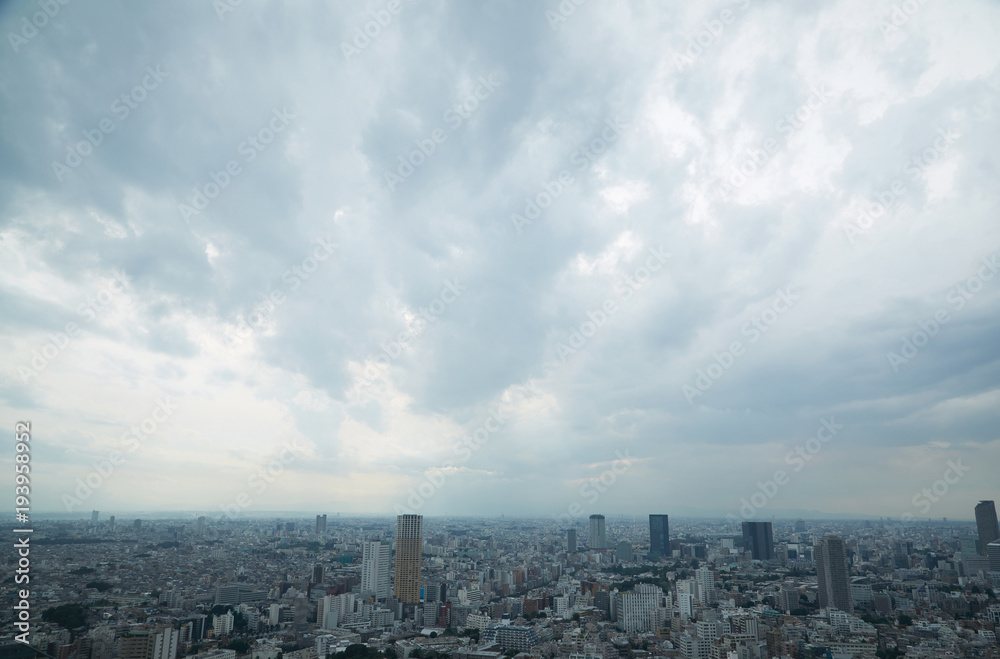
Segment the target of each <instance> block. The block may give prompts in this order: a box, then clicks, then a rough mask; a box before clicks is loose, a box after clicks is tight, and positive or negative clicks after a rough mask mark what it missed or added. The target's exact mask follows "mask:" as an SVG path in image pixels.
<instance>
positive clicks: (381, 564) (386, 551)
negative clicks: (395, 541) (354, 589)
mask: <svg viewBox="0 0 1000 659" xmlns="http://www.w3.org/2000/svg"><path fill="white" fill-rule="evenodd" d="M391 554H392V548H391V547H390V546H389V543H387V542H382V541H381V540H375V541H366V542H365V543H364V544H363V545H362V546H361V592H362V593H366V592H369V591H370V592H373V593H375V599H377V600H384V599H385V598H387V597H389V561H390V556H391Z"/></svg>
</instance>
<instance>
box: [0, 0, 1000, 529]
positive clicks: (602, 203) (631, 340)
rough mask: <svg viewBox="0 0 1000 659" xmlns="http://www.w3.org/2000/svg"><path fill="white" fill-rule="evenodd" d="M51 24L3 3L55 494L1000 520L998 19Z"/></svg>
mask: <svg viewBox="0 0 1000 659" xmlns="http://www.w3.org/2000/svg"><path fill="white" fill-rule="evenodd" d="M38 11H41V10H40V9H39V5H38V4H36V3H33V2H23V3H15V4H13V5H7V6H6V7H5V8H4V9H3V10H2V12H3V13H2V14H0V25H2V26H3V33H4V35H5V40H6V42H7V43H6V44H5V47H6V48H7V53H6V55H5V56H4V58H3V60H2V62H0V80H2V89H3V95H2V98H3V101H4V102H3V106H2V115H3V116H2V122H0V263H2V268H0V304H2V307H3V309H4V314H3V315H2V317H0V350H2V353H3V357H4V363H6V364H7V365H8V367H9V368H8V369H7V370H6V373H5V374H4V375H3V376H2V377H3V380H2V381H0V405H2V409H3V410H4V416H5V418H7V419H8V420H10V422H11V423H13V420H15V419H31V420H32V421H33V423H34V427H35V433H36V437H37V439H36V440H35V444H34V454H33V463H34V465H35V467H34V469H35V492H36V496H35V499H34V502H33V505H34V506H35V507H36V508H37V509H47V510H62V511H65V510H66V509H67V508H70V509H73V510H75V511H83V510H87V511H89V510H90V509H91V508H98V509H101V510H106V511H108V512H111V511H114V510H121V511H125V510H139V509H144V510H151V509H168V510H172V509H200V510H205V511H209V512H213V513H217V514H221V512H222V510H223V509H225V510H228V511H230V513H231V514H235V513H234V511H237V510H238V511H240V512H252V511H259V510H302V511H310V510H315V511H316V512H335V511H338V510H339V511H344V512H350V511H355V512H367V513H387V514H389V513H394V512H398V511H399V510H400V509H401V508H402V507H405V508H407V509H413V510H419V511H420V512H423V513H425V514H480V513H485V514H494V513H497V514H498V513H507V514H536V515H552V514H557V513H564V512H566V511H567V510H572V511H573V512H574V514H575V513H576V511H579V513H580V514H581V515H586V514H589V513H591V512H604V513H608V514H611V513H629V514H631V513H636V514H646V513H650V512H668V513H675V514H681V513H689V514H696V513H698V512H704V513H711V514H720V515H724V514H726V513H731V514H734V515H737V516H738V515H740V514H741V513H740V509H741V506H742V507H743V509H744V511H746V506H745V505H743V504H742V503H741V497H744V498H747V499H748V500H749V499H750V497H751V495H752V494H753V493H754V492H758V491H762V490H763V491H765V492H770V493H768V494H764V495H759V496H757V497H756V501H757V502H760V501H762V500H764V499H766V503H765V504H764V505H763V506H760V508H761V510H759V511H758V510H753V511H751V512H752V513H753V514H754V515H755V516H769V515H771V514H778V515H781V514H799V511H824V512H827V513H843V514H873V515H891V516H893V517H899V516H900V515H903V514H906V513H909V514H912V515H917V516H921V517H926V516H933V517H942V516H950V517H963V518H968V517H971V513H972V507H973V505H974V503H975V501H978V500H979V499H980V498H996V497H997V492H996V473H997V470H998V468H1000V436H998V435H997V427H998V424H997V421H998V410H1000V405H998V403H1000V388H998V382H1000V342H998V341H997V330H998V327H1000V262H998V259H1000V233H998V227H1000V225H998V223H997V211H998V208H1000V204H998V199H1000V189H998V187H997V186H996V184H995V183H996V171H997V163H996V154H995V150H996V145H997V144H1000V130H998V128H1000V126H998V121H997V117H998V110H1000V107H998V102H1000V76H998V68H997V67H998V64H1000V49H998V48H997V45H996V44H997V43H1000V40H998V32H1000V8H998V7H997V6H996V5H993V4H991V3H988V2H963V3H960V4H957V5H956V4H949V5H935V4H931V3H917V2H910V3H903V4H901V5H900V4H897V5H892V4H888V3H883V4H880V5H878V6H872V5H870V4H869V3H864V2H860V1H858V2H840V3H837V4H835V5H825V6H824V7H823V8H822V9H817V8H806V7H788V6H783V5H781V4H779V3H771V2H756V1H755V0H738V1H737V2H731V3H717V4H715V5H712V6H707V5H704V4H700V3H694V4H691V5H683V6H681V5H677V6H675V7H673V8H661V7H660V6H658V5H656V4H653V5H649V4H640V3H617V4H615V3H611V4H609V3H582V4H579V5H578V4H577V3H576V2H570V0H566V1H565V2H562V3H561V4H557V3H554V2H553V3H548V4H537V3H530V2H509V3H442V2H429V1H419V2H418V1H410V0H403V1H402V2H399V1H398V0H392V1H391V2H384V3H383V2H377V1H376V2H372V3H368V4H367V5H365V6H361V5H350V6H345V7H340V6H334V5H323V4H316V5H312V6H309V7H296V8H295V9H289V8H287V7H285V6H282V5H279V4H266V3H253V2H243V3H241V4H238V5H235V4H234V3H233V6H231V3H229V2H227V0H216V2H215V4H214V5H213V4H209V3H196V2H188V3H171V4H170V5H169V6H166V5H164V6H160V5H136V4H134V3H103V4H100V5H98V6H92V5H84V4H78V3H74V2H70V3H68V4H65V5H58V11H57V12H55V15H54V16H52V17H51V18H49V17H47V16H46V17H44V18H45V20H44V21H43V20H41V19H39V18H37V16H38V15H37V13H36V12H38ZM32 20H34V21H36V22H37V23H39V24H41V23H44V25H42V26H41V27H38V28H37V29H35V30H32V29H30V22H31V21H32ZM26 21H27V22H26ZM25 25H28V26H29V27H25ZM366 31H367V34H366ZM28 35H32V36H30V37H29V36H28ZM372 35H374V36H372ZM935 318H936V320H935ZM922 327H923V329H921V328H922ZM63 334H65V336H63ZM144 422H146V423H145V427H143V423H144ZM831 427H832V428H833V430H832V431H831V430H830V428H831ZM130 428H131V429H130ZM817 433H819V434H818V438H817ZM463 438H468V439H467V441H465V442H464V443H463ZM811 438H817V439H811ZM797 450H798V452H796V451H797ZM116 451H118V452H121V457H120V458H117V460H116V462H117V464H113V465H111V467H110V470H109V467H108V466H104V467H102V466H101V465H102V463H103V462H104V461H110V458H109V455H111V454H112V453H113V452H116ZM115 455H116V456H117V454H115ZM5 459H9V458H5ZM281 459H284V464H282V462H281ZM949 461H951V464H960V465H970V466H971V469H969V470H968V471H967V472H966V471H963V469H964V468H963V469H960V470H959V471H960V472H961V476H960V477H959V478H957V479H956V478H955V477H954V475H953V474H954V471H953V472H949V473H950V474H951V475H949V480H951V481H956V482H954V483H950V484H948V487H947V489H948V490H949V491H948V492H947V493H946V494H945V495H943V496H940V497H938V496H935V498H938V499H939V500H938V501H934V502H933V505H928V504H924V503H923V501H925V500H926V499H921V498H920V497H919V496H917V495H919V494H920V492H921V490H922V489H923V488H928V487H933V485H934V483H935V481H936V480H938V479H941V478H943V475H944V474H945V472H946V470H948V469H949ZM956 461H958V462H956ZM95 463H96V466H95ZM269 465H270V466H269ZM279 468H280V469H279ZM101 470H103V471H104V472H105V475H100V473H99V472H100V471H101ZM269 470H270V471H269ZM776 470H783V471H784V472H785V474H784V476H785V477H786V478H781V477H777V481H779V482H780V484H779V485H777V486H776V487H775V488H772V487H771V486H770V485H769V483H768V481H769V480H774V479H775V471H776ZM112 472H113V473H112ZM95 474H97V475H95ZM88 476H89V477H90V485H89V486H87V485H85V483H86V481H87V478H88ZM602 477H603V480H601V479H602ZM76 479H81V481H80V482H81V483H84V485H83V486H80V485H79V484H78V483H76ZM595 479H596V480H595ZM786 480H787V482H784V481H786ZM95 485H96V487H93V486H95ZM91 489H92V490H93V491H92V492H91V491H90V490H91ZM939 489H940V487H939ZM241 494H243V495H244V497H243V498H242V499H239V498H238V497H239V496H240V495H241ZM938 494H941V492H940V491H939V492H938ZM237 501H243V502H249V503H239V504H237V503H234V502H237ZM574 504H575V505H574ZM757 507H758V506H754V508H757ZM742 514H743V515H744V516H747V515H748V513H746V512H744V513H742Z"/></svg>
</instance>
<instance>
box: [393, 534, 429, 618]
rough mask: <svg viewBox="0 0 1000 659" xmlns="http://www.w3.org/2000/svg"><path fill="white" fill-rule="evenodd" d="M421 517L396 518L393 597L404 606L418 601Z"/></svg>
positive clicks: (421, 538) (421, 540)
mask: <svg viewBox="0 0 1000 659" xmlns="http://www.w3.org/2000/svg"><path fill="white" fill-rule="evenodd" d="M423 533H424V517H423V515H399V516H397V517H396V574H395V579H394V582H393V595H394V596H395V597H396V599H398V600H399V601H400V602H402V603H404V604H416V603H418V602H419V601H420V554H421V552H422V550H423Z"/></svg>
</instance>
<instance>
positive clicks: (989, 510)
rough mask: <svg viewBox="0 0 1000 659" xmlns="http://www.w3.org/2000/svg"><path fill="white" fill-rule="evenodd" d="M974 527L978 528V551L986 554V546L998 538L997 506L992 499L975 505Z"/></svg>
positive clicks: (999, 538)
mask: <svg viewBox="0 0 1000 659" xmlns="http://www.w3.org/2000/svg"><path fill="white" fill-rule="evenodd" d="M976 528H977V529H978V530H979V551H981V552H982V553H983V554H986V546H987V545H988V544H990V543H991V542H993V541H994V540H1000V526H998V525H997V507H996V504H994V503H993V502H992V501H980V502H979V503H978V504H977V505H976Z"/></svg>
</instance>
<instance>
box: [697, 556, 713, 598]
mask: <svg viewBox="0 0 1000 659" xmlns="http://www.w3.org/2000/svg"><path fill="white" fill-rule="evenodd" d="M694 579H695V581H696V582H697V583H698V601H699V602H701V603H702V604H708V603H709V602H710V601H712V599H714V596H715V572H714V571H713V570H712V568H710V567H708V566H707V565H703V566H701V567H700V568H698V569H697V570H695V571H694Z"/></svg>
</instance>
